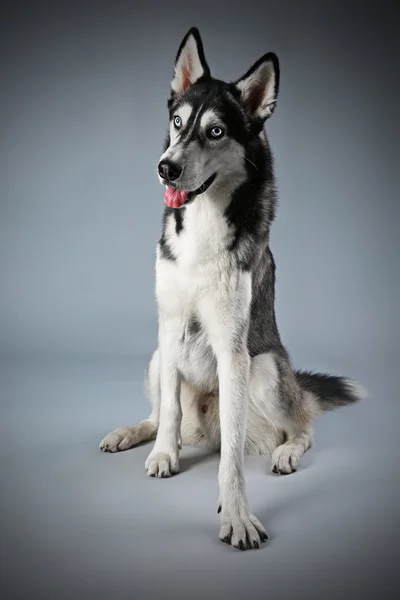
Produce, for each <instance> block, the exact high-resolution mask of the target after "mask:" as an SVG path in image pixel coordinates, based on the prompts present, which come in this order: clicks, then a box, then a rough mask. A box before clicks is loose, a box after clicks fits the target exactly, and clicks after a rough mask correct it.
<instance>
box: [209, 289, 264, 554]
mask: <svg viewBox="0 0 400 600" xmlns="http://www.w3.org/2000/svg"><path fill="white" fill-rule="evenodd" d="M238 291H239V292H240V291H242V292H243V289H242V290H240V289H239V290H238ZM224 296H225V293H224ZM243 296H246V294H244V293H239V294H238V297H236V298H235V291H233V292H231V293H230V295H229V297H228V301H227V302H225V301H223V300H222V301H218V299H217V302H216V303H214V299H210V302H207V300H206V301H205V302H204V303H203V306H202V308H203V311H202V312H203V315H202V317H203V320H204V321H203V322H205V323H206V324H207V329H208V334H209V336H210V340H211V345H212V347H213V350H214V353H215V356H216V359H217V368H218V385H219V411H220V427H221V459H220V467H219V476H218V479H219V488H220V496H219V506H218V512H220V513H221V529H220V534H219V537H220V539H221V540H222V541H224V542H227V543H228V544H232V546H235V547H236V548H240V549H241V550H246V549H247V548H258V547H259V545H260V542H262V541H264V540H266V539H267V535H266V533H265V530H264V527H263V526H262V524H261V523H260V521H259V520H258V519H257V518H256V517H254V515H252V514H251V512H250V509H249V505H248V501H247V495H246V486H245V479H244V464H243V463H244V443H245V436H246V429H247V405H248V395H249V377H250V356H249V354H248V350H247V329H248V327H247V321H248V318H249V315H248V307H247V306H246V305H245V306H243ZM245 304H246V303H245Z"/></svg>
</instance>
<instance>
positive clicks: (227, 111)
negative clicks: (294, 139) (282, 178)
mask: <svg viewBox="0 0 400 600" xmlns="http://www.w3.org/2000/svg"><path fill="white" fill-rule="evenodd" d="M171 88H172V90H171V96H170V99H169V102H168V108H169V133H168V136H167V140H166V145H165V151H164V153H163V154H162V156H161V158H160V161H159V164H158V175H159V179H160V181H161V183H162V184H163V185H164V186H166V190H165V195H164V197H165V201H166V203H167V205H168V206H170V207H172V208H179V207H181V206H183V205H184V204H185V203H186V202H188V201H190V200H192V199H194V198H195V197H196V196H198V195H200V194H202V193H204V192H205V191H206V190H207V189H208V188H210V186H218V185H219V186H224V185H225V186H226V185H227V186H230V187H229V189H230V190H232V188H234V187H235V185H238V184H239V183H240V182H241V181H243V179H244V178H245V173H246V167H245V161H246V152H247V149H248V148H249V147H250V146H251V144H252V143H253V142H254V141H255V140H258V141H259V140H260V135H261V136H262V132H263V127H264V123H265V121H266V120H267V119H268V118H269V117H270V116H271V115H272V113H273V110H274V108H275V103H276V100H277V95H278V88H279V62H278V58H277V57H276V55H275V54H272V53H268V54H265V55H264V56H262V57H261V58H260V59H259V60H258V61H257V62H256V63H255V64H254V65H253V66H252V67H251V68H250V69H249V70H248V71H247V72H246V73H245V75H243V76H242V77H241V78H240V79H238V80H237V81H235V82H231V83H226V82H224V81H221V80H218V79H214V78H213V77H212V76H211V73H210V69H209V67H208V65H207V62H206V59H205V56H204V51H203V44H202V41H201V38H200V34H199V32H198V30H197V29H196V28H192V29H190V31H189V32H188V33H187V34H186V36H185V37H184V39H183V41H182V43H181V45H180V47H179V50H178V53H177V56H176V60H175V71H174V77H173V80H172V83H171Z"/></svg>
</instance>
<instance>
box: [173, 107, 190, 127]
mask: <svg viewBox="0 0 400 600" xmlns="http://www.w3.org/2000/svg"><path fill="white" fill-rule="evenodd" d="M192 112H193V106H191V105H190V104H189V103H187V102H186V103H185V104H182V106H179V107H178V108H177V110H176V112H175V114H176V115H178V116H179V117H180V118H181V119H182V124H183V125H186V123H187V122H188V121H189V119H190V115H191V114H192Z"/></svg>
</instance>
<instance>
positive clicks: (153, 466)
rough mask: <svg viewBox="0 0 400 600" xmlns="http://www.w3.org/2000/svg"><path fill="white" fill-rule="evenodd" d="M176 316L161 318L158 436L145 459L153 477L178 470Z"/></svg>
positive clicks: (179, 406) (149, 472)
mask: <svg viewBox="0 0 400 600" xmlns="http://www.w3.org/2000/svg"><path fill="white" fill-rule="evenodd" d="M180 328H181V323H180V320H179V319H171V318H169V319H163V318H161V319H160V327H159V351H160V383H161V404H160V421H159V425H158V432H157V438H156V441H155V444H154V447H153V450H152V451H151V452H150V454H149V456H148V458H147V460H146V469H147V472H148V474H149V475H150V476H152V477H170V476H171V475H173V474H174V473H178V472H179V447H178V444H179V437H180V429H181V421H182V409H181V404H180V373H179V371H178V368H177V360H176V358H177V347H178V332H179V330H180Z"/></svg>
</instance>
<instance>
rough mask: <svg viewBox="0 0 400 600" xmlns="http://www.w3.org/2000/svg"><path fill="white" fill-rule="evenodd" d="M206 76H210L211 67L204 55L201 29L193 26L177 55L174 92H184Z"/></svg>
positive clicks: (173, 84) (172, 84)
mask: <svg viewBox="0 0 400 600" xmlns="http://www.w3.org/2000/svg"><path fill="white" fill-rule="evenodd" d="M204 76H206V77H209V76H210V69H209V68H208V65H207V62H206V59H205V56H204V50H203V43H202V41H201V37H200V33H199V30H198V29H196V27H192V29H190V30H189V31H188V32H187V34H186V35H185V37H184V38H183V40H182V43H181V45H180V46H179V50H178V53H177V55H176V59H175V72H174V78H173V80H172V82H171V88H172V93H173V94H174V93H175V94H180V93H181V92H184V91H185V90H187V89H188V87H190V86H191V85H193V84H194V83H195V82H196V81H197V80H198V79H200V77H204Z"/></svg>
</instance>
